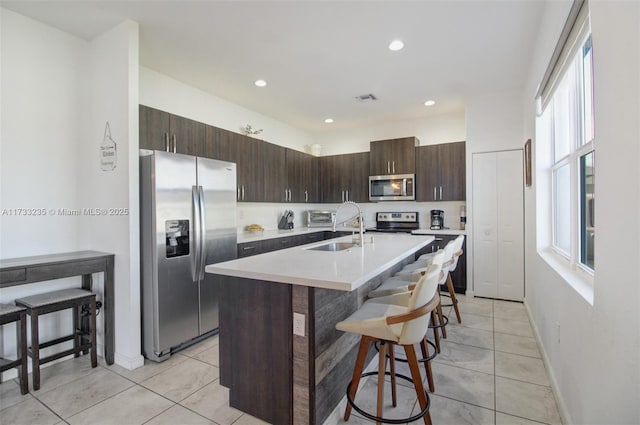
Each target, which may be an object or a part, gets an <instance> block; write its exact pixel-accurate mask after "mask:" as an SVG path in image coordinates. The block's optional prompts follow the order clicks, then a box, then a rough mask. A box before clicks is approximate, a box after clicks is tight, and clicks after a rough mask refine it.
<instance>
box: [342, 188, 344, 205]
mask: <svg viewBox="0 0 640 425" xmlns="http://www.w3.org/2000/svg"><path fill="white" fill-rule="evenodd" d="M341 193H342V202H344V190H343V191H342V192H341Z"/></svg>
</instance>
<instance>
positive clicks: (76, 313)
mask: <svg viewBox="0 0 640 425" xmlns="http://www.w3.org/2000/svg"><path fill="white" fill-rule="evenodd" d="M80 311H81V309H79V308H78V306H75V307H73V357H74V358H75V357H80V346H81V345H82V337H81V336H80V334H79V333H78V332H79V331H80V330H81V329H80V321H81V320H82V318H81V317H80Z"/></svg>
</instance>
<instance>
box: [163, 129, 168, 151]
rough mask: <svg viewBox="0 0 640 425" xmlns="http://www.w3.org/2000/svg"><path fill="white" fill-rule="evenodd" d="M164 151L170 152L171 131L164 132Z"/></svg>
mask: <svg viewBox="0 0 640 425" xmlns="http://www.w3.org/2000/svg"><path fill="white" fill-rule="evenodd" d="M164 151H165V152H169V133H164Z"/></svg>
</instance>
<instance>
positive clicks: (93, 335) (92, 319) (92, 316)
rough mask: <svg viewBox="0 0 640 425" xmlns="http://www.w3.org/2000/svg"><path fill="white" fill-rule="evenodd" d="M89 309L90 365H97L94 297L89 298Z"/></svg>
mask: <svg viewBox="0 0 640 425" xmlns="http://www.w3.org/2000/svg"><path fill="white" fill-rule="evenodd" d="M89 308H90V309H91V314H90V315H89V317H90V322H91V323H90V327H91V331H90V332H91V367H96V366H98V347H97V344H96V299H95V297H94V298H92V299H91V304H90V305H89Z"/></svg>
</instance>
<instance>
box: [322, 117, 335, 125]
mask: <svg viewBox="0 0 640 425" xmlns="http://www.w3.org/2000/svg"><path fill="white" fill-rule="evenodd" d="M324 122H326V123H327V124H331V123H332V122H333V118H327V119H326V120H324Z"/></svg>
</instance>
